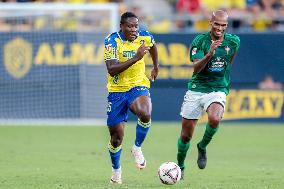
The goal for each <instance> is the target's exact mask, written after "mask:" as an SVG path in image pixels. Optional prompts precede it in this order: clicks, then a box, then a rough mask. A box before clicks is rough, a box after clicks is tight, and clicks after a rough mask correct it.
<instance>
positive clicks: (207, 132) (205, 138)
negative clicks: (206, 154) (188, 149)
mask: <svg viewBox="0 0 284 189" xmlns="http://www.w3.org/2000/svg"><path fill="white" fill-rule="evenodd" d="M218 128H219V127H216V128H212V127H210V125H209V124H208V123H207V124H206V129H205V132H204V135H203V138H202V140H201V141H200V142H199V143H198V146H199V148H201V149H203V150H205V149H206V146H207V145H208V144H209V143H210V141H211V140H212V137H213V135H214V134H215V133H216V132H217V130H218Z"/></svg>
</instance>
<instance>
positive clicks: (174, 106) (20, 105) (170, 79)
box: [0, 32, 284, 122]
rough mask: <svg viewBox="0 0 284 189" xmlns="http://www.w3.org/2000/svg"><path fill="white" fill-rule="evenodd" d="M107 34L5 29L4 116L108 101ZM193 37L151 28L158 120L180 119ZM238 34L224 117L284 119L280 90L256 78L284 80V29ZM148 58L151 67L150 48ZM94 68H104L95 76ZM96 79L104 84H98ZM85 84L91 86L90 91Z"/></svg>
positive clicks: (47, 114) (62, 112) (0, 112)
mask: <svg viewBox="0 0 284 189" xmlns="http://www.w3.org/2000/svg"><path fill="white" fill-rule="evenodd" d="M105 36H106V35H102V34H92V33H73V32H56V33H54V32H33V33H1V35H0V45H1V52H0V58H1V59H0V61H1V64H0V73H1V76H0V89H1V90H0V104H1V106H0V118H4V119H6V118H7V119H13V118H80V117H82V116H83V114H84V112H85V114H84V115H86V112H87V113H88V111H90V112H91V109H92V107H91V106H88V105H90V103H89V102H90V101H92V100H93V99H99V100H98V101H106V96H105V97H104V98H101V97H100V98H98V94H97V91H98V90H105V84H106V83H105V80H103V79H102V80H100V79H99V78H105V77H106V71H105V69H101V68H102V67H103V68H104V67H105V66H104V60H103V56H104V45H103V41H104V37H105ZM195 36H196V35H192V34H159V35H158V34H156V35H154V38H155V41H156V42H157V48H158V53H159V64H160V72H159V78H158V79H157V80H156V81H155V82H154V83H152V88H151V97H152V102H153V120H161V121H163V120H164V121H177V120H180V116H179V111H180V106H181V103H182V100H183V96H184V94H185V91H186V90H187V82H188V80H190V78H191V75H192V72H193V67H192V63H191V62H190V61H189V56H188V51H189V46H190V44H191V42H192V40H193V39H194V37H195ZM239 37H240V39H241V46H240V49H239V52H238V54H237V56H236V58H235V60H234V62H233V66H232V70H231V72H232V73H231V80H232V90H231V93H230V94H229V96H228V98H227V104H226V112H225V116H224V119H225V120H263V119H264V120H269V121H282V122H283V121H284V116H283V98H284V95H283V90H259V89H258V84H259V83H260V82H261V81H262V80H263V79H264V78H265V76H267V75H270V76H272V77H273V79H274V80H275V81H277V82H280V83H284V74H283V73H284V58H283V53H282V49H284V35H283V34H240V35H239ZM145 61H146V65H147V66H146V71H147V73H148V74H149V73H150V70H151V59H150V56H149V55H147V56H146V57H145ZM96 70H97V71H98V70H99V71H98V72H99V73H98V74H95V75H94V74H93V75H92V73H93V72H96ZM96 75H98V76H97V77H98V78H96V77H95V76H96ZM98 83H101V85H102V86H103V88H104V89H94V90H93V88H92V87H93V86H94V85H95V84H98ZM88 88H91V89H92V90H90V91H91V92H88V93H86V91H87V89H88ZM86 98H87V99H88V100H85V99H86ZM94 109H100V111H101V112H105V111H106V110H105V109H104V108H94ZM91 114H93V112H92V113H91ZM88 115H89V114H88ZM90 117H92V116H91V115H90ZM203 119H205V118H203Z"/></svg>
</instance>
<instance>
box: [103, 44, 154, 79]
mask: <svg viewBox="0 0 284 189" xmlns="http://www.w3.org/2000/svg"><path fill="white" fill-rule="evenodd" d="M149 49H150V48H149V47H146V46H145V45H144V44H143V45H141V46H140V47H139V48H138V50H137V53H136V55H135V56H134V57H132V58H130V59H128V60H127V61H125V62H118V61H117V60H106V66H107V71H108V73H109V74H110V75H111V76H112V77H114V76H115V75H117V74H120V73H121V72H123V71H125V70H126V69H128V68H129V67H130V66H132V65H133V64H135V63H136V62H137V61H139V60H141V59H142V58H143V57H144V55H145V54H146V53H147V52H148V51H149Z"/></svg>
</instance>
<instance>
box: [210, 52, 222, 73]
mask: <svg viewBox="0 0 284 189" xmlns="http://www.w3.org/2000/svg"><path fill="white" fill-rule="evenodd" d="M225 66H226V61H225V60H224V59H223V58H221V57H219V56H218V57H217V58H216V59H214V60H212V61H211V64H210V65H209V70H211V71H217V72H219V71H222V70H224V68H225Z"/></svg>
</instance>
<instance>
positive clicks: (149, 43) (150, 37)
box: [141, 31, 156, 47]
mask: <svg viewBox="0 0 284 189" xmlns="http://www.w3.org/2000/svg"><path fill="white" fill-rule="evenodd" d="M141 34H143V35H144V36H148V37H147V40H146V41H145V45H146V46H148V47H152V46H153V45H154V44H156V42H155V40H154V37H153V35H152V34H151V33H150V32H148V31H142V32H141Z"/></svg>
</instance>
